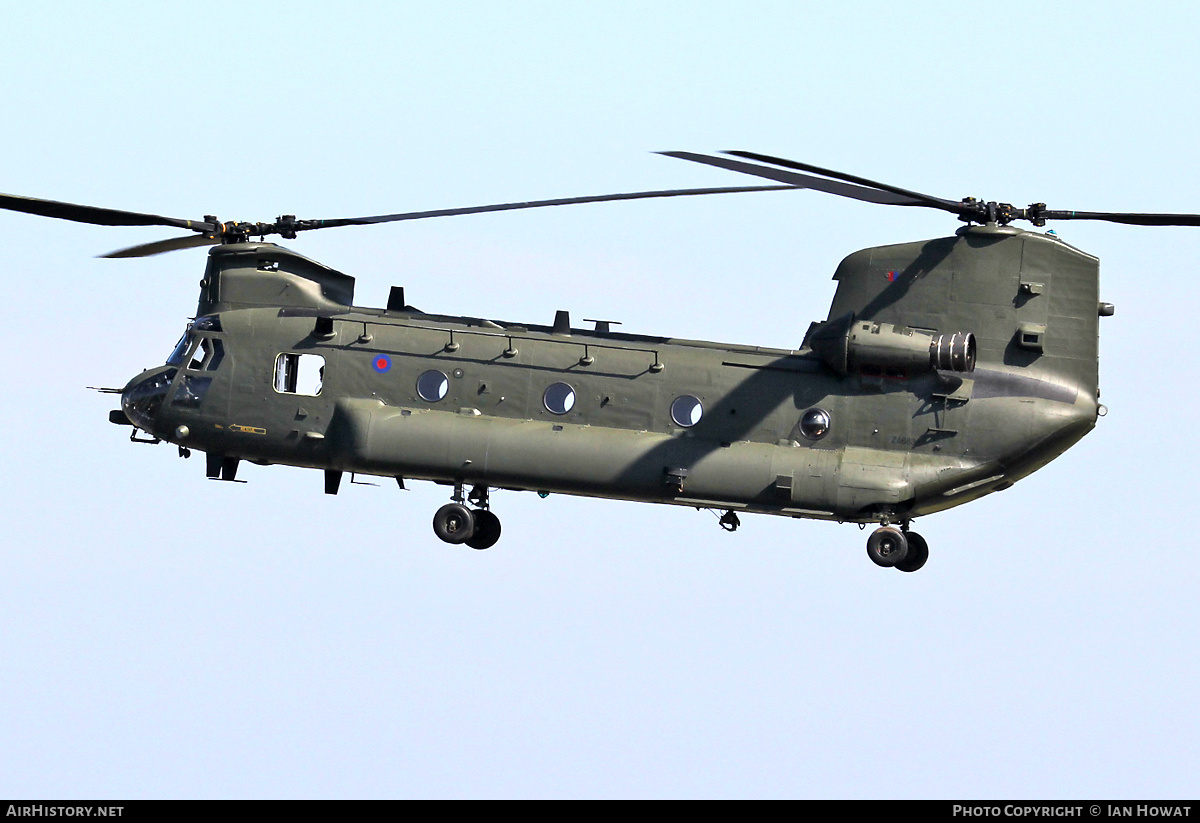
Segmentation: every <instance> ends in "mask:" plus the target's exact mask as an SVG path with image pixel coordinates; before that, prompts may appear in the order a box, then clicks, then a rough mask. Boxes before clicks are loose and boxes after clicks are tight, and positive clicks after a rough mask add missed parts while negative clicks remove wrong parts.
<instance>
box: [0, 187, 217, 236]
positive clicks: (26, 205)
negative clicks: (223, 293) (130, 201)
mask: <svg viewBox="0 0 1200 823" xmlns="http://www.w3.org/2000/svg"><path fill="white" fill-rule="evenodd" d="M0 209H7V210H8V211H19V212H24V213H25V214H37V215H40V216H42V217H55V218H58V219H59V220H72V221H74V222H76V223H92V224H94V225H97V226H174V227H175V228H179V229H192V230H193V231H214V230H215V229H216V226H214V225H212V224H211V223H206V222H204V221H202V220H180V219H179V218H176V217H164V216H163V215H161V214H143V213H141V212H136V211H120V210H118V209H102V208H99V207H97V206H81V205H78V204H76V203H62V202H59V201H58V200H43V199H41V198H38V197H21V196H20V195H16V194H0Z"/></svg>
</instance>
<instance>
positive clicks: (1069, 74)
mask: <svg viewBox="0 0 1200 823" xmlns="http://www.w3.org/2000/svg"><path fill="white" fill-rule="evenodd" d="M1181 9H1182V7H1181V6H1179V5H1178V4H1166V3H1163V4H1156V3H1149V4H1142V5H1140V6H1138V7H1137V8H1136V9H1134V7H1132V6H1129V5H1127V4H1082V3H1078V4H1076V3H1050V4H1040V5H1038V6H1036V7H1005V8H985V7H981V6H978V5H977V6H964V5H962V4H951V3H914V4H904V5H900V4H882V3H842V4H837V5H836V6H832V5H829V4H820V5H817V4H813V5H812V6H807V5H803V4H793V3H754V2H750V3H744V4H740V5H738V6H736V7H735V6H732V5H730V4H718V3H695V2H692V3H667V2H663V3H653V4H643V3H608V4H604V5H600V4H591V3H571V2H555V3H548V2H547V3H532V2H525V3H510V4H484V3H442V4H437V5H436V6H432V5H431V4H389V5H385V4H376V3H346V4H342V5H340V6H338V7H337V8H336V9H335V8H334V7H332V6H329V5H328V4H316V3H261V4H254V5H252V6H249V7H243V8H239V9H238V11H237V12H233V11H231V10H221V9H216V8H212V9H205V8H200V7H197V6H196V5H194V4H191V5H185V4H173V3H155V4H145V5H141V4H136V3H115V4H108V5H106V6H104V7H100V6H97V7H94V8H84V7H82V6H80V5H78V4H73V3H53V2H51V3H44V4H37V5H30V4H26V5H21V6H17V5H13V7H12V8H11V9H7V10H6V24H5V27H4V32H3V34H0V38H2V39H3V43H4V48H3V49H0V72H2V76H3V77H5V78H6V81H5V92H4V94H3V95H0V118H2V121H3V122H4V123H5V124H6V128H4V129H3V130H2V131H0V151H2V152H3V156H4V157H5V158H7V161H8V162H6V163H5V164H4V169H5V170H4V174H3V179H2V180H0V190H3V191H7V192H11V193H16V194H26V195H33V196H40V197H49V198H54V199H61V200H67V201H74V202H83V203H91V204H95V205H103V206H110V207H113V208H125V209H132V210H138V211H150V212H155V213H161V214H169V215H174V216H180V217H200V216H202V215H204V214H210V213H215V214H217V215H219V216H221V217H223V218H228V219H245V220H270V219H273V218H274V217H275V216H276V215H278V214H284V213H293V214H296V215H298V216H301V217H343V216H354V215H361V214H378V213H391V212H397V211H408V210H418V209H433V208H443V207H454V206H464V205H473V204H481V203H491V202H505V201H512V200H528V199H536V198H548V197H565V196H574V195H582V194H600V193H606V192H616V191H632V190H639V189H655V188H673V187H691V186H720V185H742V184H745V183H749V182H751V181H749V180H743V179H739V178H738V176H737V175H733V174H730V173H726V172H722V171H720V170H718V169H710V168H704V167H701V166H693V165H691V164H687V163H683V162H680V161H677V160H672V159H669V158H664V157H661V156H657V155H655V154H653V153H652V152H654V151H659V150H668V149H682V150H690V151H716V150H721V149H731V148H738V149H749V150H754V151H762V152H766V153H770V154H776V155H780V156H784V157H792V158H795V159H798V160H804V161H807V162H811V163H816V164H818V165H823V166H827V167H831V168H836V169H841V170H844V171H847V172H850V173H855V174H860V175H863V176H867V177H871V178H875V179H881V180H886V181H888V182H891V183H894V184H896V185H900V186H905V187H909V188H914V189H918V190H921V191H927V192H930V193H932V194H936V195H939V196H943V197H951V198H956V197H961V196H964V195H972V196H977V197H983V198H988V199H998V200H1006V201H1009V202H1013V203H1016V204H1025V203H1029V202H1034V201H1044V202H1046V203H1048V204H1050V207H1051V208H1064V209H1081V210H1128V211H1138V210H1144V211H1184V212H1192V211H1200V200H1198V199H1197V196H1196V178H1197V166H1196V162H1195V159H1194V151H1195V147H1194V142H1195V141H1194V138H1195V134H1196V132H1197V126H1198V123H1197V106H1196V100H1195V93H1194V88H1193V86H1194V83H1193V82H1192V78H1194V77H1195V76H1196V73H1197V68H1198V66H1197V59H1198V58H1197V56H1196V50H1195V47H1194V43H1193V42H1192V41H1193V35H1194V32H1195V30H1196V27H1197V23H1200V20H1198V19H1197V13H1196V12H1194V11H1183V10H1181ZM954 227H955V223H954V221H951V220H948V219H947V218H945V217H944V216H942V215H940V214H937V213H932V212H930V213H925V212H924V211H923V210H914V209H885V208H881V207H873V206H870V205H867V204H862V203H855V202H850V201H841V200H839V199H838V198H831V197H825V196H822V195H819V194H816V193H811V192H802V193H794V192H788V193H781V194H775V193H771V194H761V195H738V196H730V197H711V198H687V199H685V200H684V201H660V202H637V203H624V204H622V203H617V204H599V205H592V206H580V207H572V208H563V209H546V210H539V211H531V212H522V213H509V214H491V215H479V216H473V217H460V218H452V219H444V220H442V219H439V220H429V221H421V222H418V223H405V224H397V225H392V226H377V227H367V228H358V227H355V228H345V229H341V230H336V231H328V232H318V233H312V234H310V235H308V236H302V237H301V238H300V239H299V240H297V241H295V242H293V243H291V246H292V247H293V248H295V249H297V250H298V251H300V252H301V253H303V254H306V255H309V256H311V257H315V258H316V259H318V260H321V261H322V262H325V263H326V264H328V265H330V266H333V267H335V268H338V269H340V270H343V271H346V272H347V273H349V274H352V275H354V276H355V277H356V278H357V279H358V292H357V299H358V302H359V303H361V304H365V305H382V304H383V303H384V302H385V301H386V296H387V290H388V287H389V286H391V285H404V286H405V287H406V290H407V294H408V298H409V300H410V302H412V303H413V304H415V305H417V306H420V307H422V308H424V309H426V310H429V311H439V312H445V313H462V314H466V315H475V316H491V317H498V318H505V319H511V320H526V321H529V322H539V323H544V322H549V321H550V320H551V319H552V318H553V316H554V311H555V310H556V309H563V308H565V309H569V310H571V311H572V313H573V316H575V317H604V318H612V319H615V320H621V321H623V322H624V324H625V325H624V326H623V330H627V331H631V332H640V333H649V334H665V335H672V336H680V337H695V338H706V339H715V340H724V341H728V342H736V343H752V344H760V345H769V346H781V347H793V346H796V345H798V343H799V341H800V339H801V337H802V336H803V333H804V330H805V329H806V328H807V327H808V324H809V322H810V321H811V320H816V319H821V318H823V317H824V316H825V312H826V310H827V307H828V303H829V300H830V298H831V297H832V294H833V288H832V286H833V284H832V282H831V280H830V277H831V275H832V273H833V270H834V268H835V267H836V265H837V263H838V261H839V260H840V259H841V258H842V257H843V256H844V255H846V254H848V253H850V252H851V251H854V250H856V249H858V248H862V247H866V246H873V245H881V244H885V243H892V242H901V241H906V240H914V239H921V238H926V237H935V236H939V235H942V234H946V233H949V232H950V231H952V230H953V228H954ZM1056 228H1057V230H1058V231H1059V233H1060V235H1061V236H1063V237H1064V239H1066V240H1067V241H1068V242H1070V243H1072V244H1073V245H1075V246H1078V247H1080V248H1083V249H1085V250H1087V251H1089V252H1091V253H1093V254H1096V255H1098V256H1099V257H1100V259H1101V278H1102V298H1103V299H1104V300H1107V301H1110V302H1113V303H1115V304H1116V308H1117V313H1116V316H1115V317H1112V318H1110V319H1106V320H1105V321H1104V323H1103V327H1102V339H1101V356H1102V361H1101V385H1102V390H1103V398H1102V399H1103V402H1104V403H1105V404H1106V405H1107V406H1108V407H1109V409H1110V413H1109V415H1108V416H1107V417H1106V418H1104V419H1102V420H1101V421H1100V424H1099V425H1098V427H1097V428H1096V430H1095V431H1094V432H1093V433H1092V434H1090V435H1089V436H1088V437H1087V438H1085V440H1084V441H1082V442H1081V443H1080V444H1079V445H1078V446H1076V447H1075V448H1074V449H1072V450H1071V451H1070V452H1068V453H1067V454H1066V455H1065V456H1063V457H1062V458H1060V459H1059V460H1058V461H1056V462H1054V463H1052V464H1051V465H1050V466H1048V467H1046V468H1045V469H1043V470H1042V471H1040V472H1039V473H1037V474H1035V475H1033V476H1031V477H1030V478H1028V479H1026V480H1024V481H1022V482H1021V483H1018V484H1017V485H1016V486H1014V487H1013V488H1011V489H1009V490H1007V491H1005V492H1003V493H1001V494H995V495H991V496H989V497H987V498H985V499H984V500H982V501H979V502H977V503H975V504H972V505H970V506H966V507H963V508H959V509H955V510H952V511H950V512H945V513H942V514H939V515H936V516H933V517H930V518H928V519H925V520H922V521H921V523H920V530H921V532H922V533H923V534H924V535H925V536H926V538H927V539H928V540H929V543H930V545H931V550H932V556H931V559H930V561H929V564H928V565H927V566H926V568H925V569H924V570H922V571H921V572H920V573H919V574H915V575H900V574H896V573H893V572H885V571H883V570H880V569H877V568H876V567H874V566H873V565H871V564H870V562H869V561H868V560H867V558H866V557H865V552H864V550H863V543H864V539H865V534H863V533H861V532H860V531H859V530H858V529H855V528H853V527H852V526H849V525H845V526H837V525H834V524H825V523H813V522H804V521H791V520H786V519H783V518H767V517H752V518H746V519H745V522H744V524H743V528H742V529H741V530H739V531H738V532H737V533H736V534H732V535H730V534H726V533H724V532H722V531H721V530H720V529H719V528H718V527H717V524H716V519H715V518H714V517H712V516H711V515H710V514H708V513H705V512H696V511H693V510H690V509H683V508H674V507H659V506H647V505H639V504H623V503H614V502H609V501H594V500H584V499H576V498H569V497H561V496H551V497H550V498H548V499H546V500H541V499H539V498H537V497H536V496H534V495H524V494H505V493H500V494H497V495H496V497H495V498H494V501H493V503H494V506H495V508H496V510H497V511H498V512H499V513H500V515H501V516H502V518H503V521H504V537H503V538H502V540H501V542H500V544H499V545H497V546H496V547H495V548H494V549H492V550H489V551H488V552H478V553H477V552H471V551H469V550H461V549H456V548H453V547H449V546H446V545H444V544H442V543H440V542H439V541H438V540H437V539H436V538H435V537H434V535H433V533H432V530H431V529H430V527H429V520H430V517H431V516H432V513H433V511H434V510H435V509H436V508H437V507H438V506H439V505H441V504H442V503H443V502H445V499H444V498H445V494H444V490H443V489H441V488H440V487H435V486H432V485H428V484H425V485H420V484H417V485H415V486H414V488H412V490H410V491H407V492H399V491H397V490H396V488H395V486H394V485H393V484H387V483H383V484H381V485H380V486H378V487H370V486H359V485H354V486H349V485H348V484H343V491H342V493H341V494H340V495H338V496H337V497H327V496H325V495H324V494H322V493H321V490H322V484H321V477H320V475H319V474H318V473H316V472H306V471H301V470H298V469H287V468H281V467H273V468H262V467H257V466H245V467H243V470H242V472H241V473H240V474H239V478H244V479H245V480H247V481H248V482H247V483H246V484H244V485H243V484H222V483H212V482H209V481H207V480H205V479H204V476H203V475H204V472H203V462H202V460H198V459H196V458H193V459H191V460H187V461H184V460H179V459H177V458H176V456H175V454H174V450H173V449H170V448H169V447H166V446H158V447H154V448H151V447H145V446H135V445H131V444H129V443H128V441H127V439H126V433H125V431H124V430H121V429H118V428H117V427H114V426H110V425H109V424H108V423H107V422H106V416H107V412H108V410H109V408H111V404H112V400H111V398H108V397H105V396H102V395H99V394H95V393H93V392H89V391H86V390H85V388H84V387H85V386H89V385H122V384H123V383H124V382H125V381H126V380H127V379H129V378H130V377H131V376H133V375H134V374H136V373H137V372H139V371H140V370H141V369H142V368H145V367H148V366H151V365H154V364H156V363H159V362H161V361H162V360H163V359H164V358H165V356H166V354H167V353H168V352H169V350H170V348H171V346H172V345H173V344H174V342H175V340H176V339H177V338H178V336H179V333H180V331H181V330H182V328H183V325H184V323H185V321H186V318H187V317H188V316H189V315H190V314H191V313H192V311H193V310H194V307H195V300H196V283H197V281H198V279H199V276H200V273H201V271H202V267H203V264H204V257H203V252H202V251H197V250H192V251H186V252H179V253H176V254H173V255H168V256H163V257H155V258H149V259H145V260H134V261H112V260H98V259H96V258H95V257H94V255H96V254H100V253H103V252H105V251H108V250H111V249H115V248H119V247H123V246H127V245H131V244H133V243H137V242H142V241H148V240H153V239H157V238H158V237H161V236H166V235H167V234H169V232H165V233H164V232H163V231H160V230H155V229H148V230H141V229H111V228H110V229H105V228H100V227H92V226H83V225H74V224H69V223H59V222H56V221H51V220H46V219H42V218H36V217H30V216H25V215H16V214H10V215H0V248H2V249H3V263H2V264H0V265H2V266H3V274H2V275H0V278H2V282H3V283H4V285H5V288H6V292H7V299H6V300H5V301H4V303H3V309H2V312H3V314H2V317H3V328H2V330H0V345H2V346H3V351H4V352H5V353H6V355H7V356H6V365H5V368H3V369H0V403H3V408H4V410H5V412H6V415H5V417H6V419H7V421H8V435H7V436H6V438H5V448H4V449H3V451H2V452H0V469H2V470H3V472H4V475H5V477H7V479H8V482H7V483H6V484H5V486H6V493H5V494H4V496H3V498H2V501H0V513H2V514H3V518H4V521H5V523H6V528H5V540H4V541H3V545H4V551H3V555H2V557H3V561H2V562H3V567H4V572H3V574H0V705H3V706H4V707H5V710H4V712H2V713H0V795H4V796H47V797H64V798H65V797H84V796H89V797H122V798H123V797H309V796H314V797H347V796H402V797H417V796H432V797H478V796H504V797H558V796H566V797H574V796H597V797H630V796H654V797H658V796H668V797H680V796H682V797H694V796H701V797H763V796H782V797H946V798H953V797H983V796H987V797H1017V796H1020V797H1031V796H1032V797H1089V796H1090V797H1099V796H1105V797H1135V796H1136V797H1184V796H1188V797H1194V796H1195V795H1196V789H1197V782H1196V777H1195V764H1196V762H1197V754H1198V752H1197V742H1196V741H1197V739H1198V735H1197V731H1198V730H1197V718H1196V712H1195V708H1194V703H1195V686H1194V683H1195V682H1196V680H1197V676H1198V674H1200V672H1198V671H1197V663H1196V657H1195V649H1196V647H1197V632H1198V628H1197V627H1198V626H1200V619H1198V618H1200V614H1198V612H1200V609H1198V607H1197V605H1196V598H1195V594H1194V591H1195V587H1196V584H1197V582H1198V580H1200V559H1198V558H1197V555H1196V552H1195V551H1194V550H1193V547H1194V543H1195V540H1194V535H1193V525H1192V523H1191V522H1190V515H1191V513H1192V508H1193V499H1192V498H1193V494H1192V490H1193V488H1194V486H1195V482H1194V474H1195V469H1194V466H1195V464H1196V459H1197V437H1196V433H1195V414H1194V407H1195V402H1196V389H1195V383H1196V381H1195V380H1194V379H1193V373H1194V371H1195V370H1196V363H1197V354H1196V353H1197V351H1198V350H1200V339H1198V337H1200V335H1198V333H1197V326H1196V323H1195V322H1193V320H1192V319H1191V318H1190V316H1189V315H1190V312H1191V307H1192V306H1193V304H1195V302H1196V298H1197V291H1198V289H1197V279H1198V275H1200V272H1198V271H1197V260H1196V255H1195V251H1194V250H1195V248H1196V247H1197V240H1198V239H1200V235H1198V234H1197V230H1194V229H1160V230H1150V229H1139V228H1135V227H1125V226H1113V225H1103V224H1096V225H1085V224H1063V225H1060V226H1058V227H1056Z"/></svg>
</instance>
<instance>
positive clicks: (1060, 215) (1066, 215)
mask: <svg viewBox="0 0 1200 823" xmlns="http://www.w3.org/2000/svg"><path fill="white" fill-rule="evenodd" d="M1040 217H1041V218H1042V219H1044V220H1103V221H1105V222H1108V223H1125V224H1127V225H1130V226H1200V214H1139V213H1136V212H1120V211H1117V212H1110V211H1052V210H1045V211H1042V212H1040Z"/></svg>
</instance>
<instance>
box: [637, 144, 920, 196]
mask: <svg viewBox="0 0 1200 823" xmlns="http://www.w3.org/2000/svg"><path fill="white" fill-rule="evenodd" d="M659 154H664V155H666V156H667V157H677V158H679V159H680V160H691V161H692V162H693V163H704V164H705V165H708V166H716V167H717V168H721V169H729V170H730V171H740V172H742V173H743V174H753V175H755V176H756V177H765V178H767V179H768V180H778V181H779V182H780V183H788V184H789V185H791V186H794V187H796V188H799V189H813V190H815V191H823V192H827V193H829V194H836V195H839V196H841V197H849V198H851V199H853V200H862V201H864V202H867V203H882V204H884V205H888V206H928V205H930V204H929V203H927V202H926V201H925V200H921V199H918V198H917V197H914V196H910V195H901V194H895V193H893V192H890V191H886V190H883V189H875V188H867V187H865V186H855V185H851V184H849V183H841V182H838V181H836V180H825V179H822V178H820V177H813V176H811V175H807V174H797V173H796V172H792V171H784V170H783V169H772V168H768V167H767V166H758V165H755V164H753V163H743V162H741V161H740V160H730V159H728V158H725V157H709V156H708V155H704V154H693V153H692V152H690V151H662V152H659ZM939 208H940V206H939Z"/></svg>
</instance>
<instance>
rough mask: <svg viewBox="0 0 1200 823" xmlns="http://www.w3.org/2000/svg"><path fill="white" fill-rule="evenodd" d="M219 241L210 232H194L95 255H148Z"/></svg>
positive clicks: (210, 244)
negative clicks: (193, 233)
mask: <svg viewBox="0 0 1200 823" xmlns="http://www.w3.org/2000/svg"><path fill="white" fill-rule="evenodd" d="M220 242H221V239H220V238H219V237H214V236H213V235H210V234H196V235H192V236H191V237H172V238H171V239H169V240H156V241H154V242H153V243H142V244H140V245H137V246H129V247H128V248H124V249H117V250H116V251H110V252H109V253H108V254H101V255H97V256H98V257H150V256H152V255H155V254H163V253H164V252H168V251H178V250H180V249H192V248H195V247H197V246H215V245H217V244H218V243H220Z"/></svg>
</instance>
